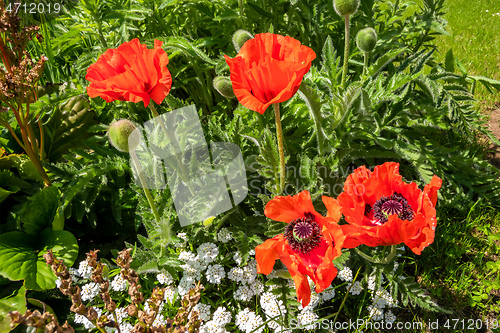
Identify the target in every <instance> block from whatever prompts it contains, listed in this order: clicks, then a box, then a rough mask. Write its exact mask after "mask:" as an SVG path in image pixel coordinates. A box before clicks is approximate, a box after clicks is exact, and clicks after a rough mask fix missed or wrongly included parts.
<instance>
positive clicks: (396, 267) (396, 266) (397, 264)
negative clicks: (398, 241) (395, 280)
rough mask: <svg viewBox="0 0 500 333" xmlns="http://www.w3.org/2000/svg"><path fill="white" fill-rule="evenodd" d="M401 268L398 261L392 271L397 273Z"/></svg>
mask: <svg viewBox="0 0 500 333" xmlns="http://www.w3.org/2000/svg"><path fill="white" fill-rule="evenodd" d="M398 267H399V263H398V262H397V261H395V262H394V268H393V269H392V271H393V272H395V271H396V270H397V269H398Z"/></svg>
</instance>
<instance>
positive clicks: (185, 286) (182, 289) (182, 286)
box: [177, 275, 195, 296]
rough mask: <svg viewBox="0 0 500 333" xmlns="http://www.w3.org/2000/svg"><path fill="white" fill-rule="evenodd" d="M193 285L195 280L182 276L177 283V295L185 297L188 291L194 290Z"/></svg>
mask: <svg viewBox="0 0 500 333" xmlns="http://www.w3.org/2000/svg"><path fill="white" fill-rule="evenodd" d="M194 283H195V280H194V279H193V278H191V277H188V276H186V275H184V276H183V277H182V278H181V280H180V281H179V286H178V287H177V290H178V292H179V295H181V296H184V295H186V294H187V293H188V291H189V289H191V288H194Z"/></svg>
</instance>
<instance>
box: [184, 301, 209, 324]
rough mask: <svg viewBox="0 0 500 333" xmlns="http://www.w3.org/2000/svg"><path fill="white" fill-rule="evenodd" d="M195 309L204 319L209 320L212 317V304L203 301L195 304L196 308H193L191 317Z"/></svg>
mask: <svg viewBox="0 0 500 333" xmlns="http://www.w3.org/2000/svg"><path fill="white" fill-rule="evenodd" d="M193 311H198V316H199V318H200V319H201V320H203V321H208V320H209V319H210V315H211V313H210V305H207V304H203V303H197V304H196V305H195V306H194V308H193V309H192V310H191V313H190V314H189V318H191V315H192V314H193Z"/></svg>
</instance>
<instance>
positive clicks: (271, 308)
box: [260, 292, 286, 332]
mask: <svg viewBox="0 0 500 333" xmlns="http://www.w3.org/2000/svg"><path fill="white" fill-rule="evenodd" d="M260 306H261V307H262V309H263V310H264V313H265V315H266V321H267V326H269V328H271V329H272V330H274V332H284V328H283V326H282V325H281V323H282V322H283V319H284V318H285V314H286V307H285V305H284V304H283V301H282V300H278V298H277V297H276V295H274V294H273V293H272V292H265V293H263V294H262V295H261V296H260Z"/></svg>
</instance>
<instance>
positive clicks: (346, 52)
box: [341, 15, 351, 89]
mask: <svg viewBox="0 0 500 333" xmlns="http://www.w3.org/2000/svg"><path fill="white" fill-rule="evenodd" d="M344 19H345V45H344V69H343V71H342V83H341V85H342V89H344V88H345V82H346V78H347V68H348V63H349V44H350V39H351V34H350V27H349V15H346V16H344Z"/></svg>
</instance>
